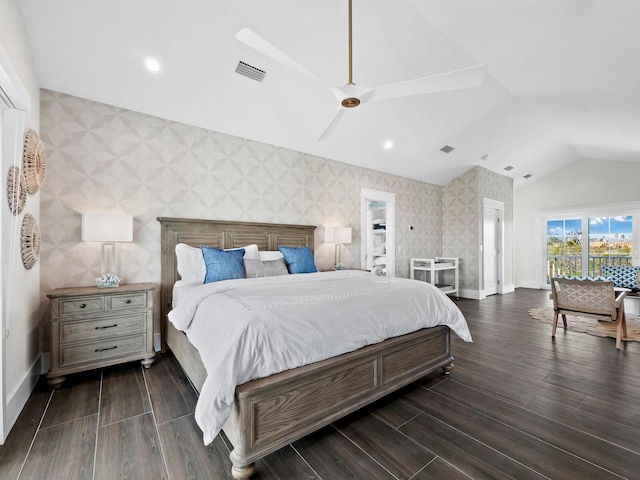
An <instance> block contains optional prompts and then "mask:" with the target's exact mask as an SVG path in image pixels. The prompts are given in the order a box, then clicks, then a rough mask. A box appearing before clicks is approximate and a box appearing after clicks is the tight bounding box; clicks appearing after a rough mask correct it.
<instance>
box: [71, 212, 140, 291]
mask: <svg viewBox="0 0 640 480" xmlns="http://www.w3.org/2000/svg"><path fill="white" fill-rule="evenodd" d="M82 241H83V242H102V251H101V257H100V278H96V284H97V285H98V287H117V286H119V285H120V278H118V276H117V275H116V273H115V270H116V242H131V241H133V217H132V216H131V215H112V214H107V213H83V214H82ZM107 247H111V252H110V256H111V258H110V263H111V266H110V268H109V271H108V272H107V258H106V257H107Z"/></svg>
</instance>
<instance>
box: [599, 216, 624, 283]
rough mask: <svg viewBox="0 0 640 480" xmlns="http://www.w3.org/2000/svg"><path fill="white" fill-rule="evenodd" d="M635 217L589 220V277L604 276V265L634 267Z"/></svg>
mask: <svg viewBox="0 0 640 480" xmlns="http://www.w3.org/2000/svg"><path fill="white" fill-rule="evenodd" d="M632 247H633V217H632V216H631V215H624V216H620V217H591V218H589V276H591V277H595V276H598V275H602V266H603V265H633V258H632V256H631V253H632V251H633V249H632Z"/></svg>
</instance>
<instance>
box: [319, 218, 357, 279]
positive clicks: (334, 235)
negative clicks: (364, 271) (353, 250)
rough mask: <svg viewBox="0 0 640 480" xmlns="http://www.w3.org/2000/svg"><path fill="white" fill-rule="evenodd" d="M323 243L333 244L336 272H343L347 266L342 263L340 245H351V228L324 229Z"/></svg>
mask: <svg viewBox="0 0 640 480" xmlns="http://www.w3.org/2000/svg"><path fill="white" fill-rule="evenodd" d="M324 241H325V243H335V244H336V251H335V262H336V263H335V265H336V270H345V269H346V268H347V266H346V265H345V264H344V263H342V244H349V243H351V227H325V228H324Z"/></svg>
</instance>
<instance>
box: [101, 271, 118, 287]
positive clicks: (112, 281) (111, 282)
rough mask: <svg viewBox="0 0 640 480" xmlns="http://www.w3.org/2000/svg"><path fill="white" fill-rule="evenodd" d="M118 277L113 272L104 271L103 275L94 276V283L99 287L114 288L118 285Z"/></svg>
mask: <svg viewBox="0 0 640 480" xmlns="http://www.w3.org/2000/svg"><path fill="white" fill-rule="evenodd" d="M120 280H121V279H120V277H118V276H117V275H116V274H115V273H105V274H104V275H102V276H100V277H98V278H96V285H97V286H98V287H99V288H114V287H119V286H120Z"/></svg>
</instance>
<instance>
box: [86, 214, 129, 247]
mask: <svg viewBox="0 0 640 480" xmlns="http://www.w3.org/2000/svg"><path fill="white" fill-rule="evenodd" d="M82 241H83V242H131V241H133V217H132V216H131V215H112V214H107V213H83V214H82Z"/></svg>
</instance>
